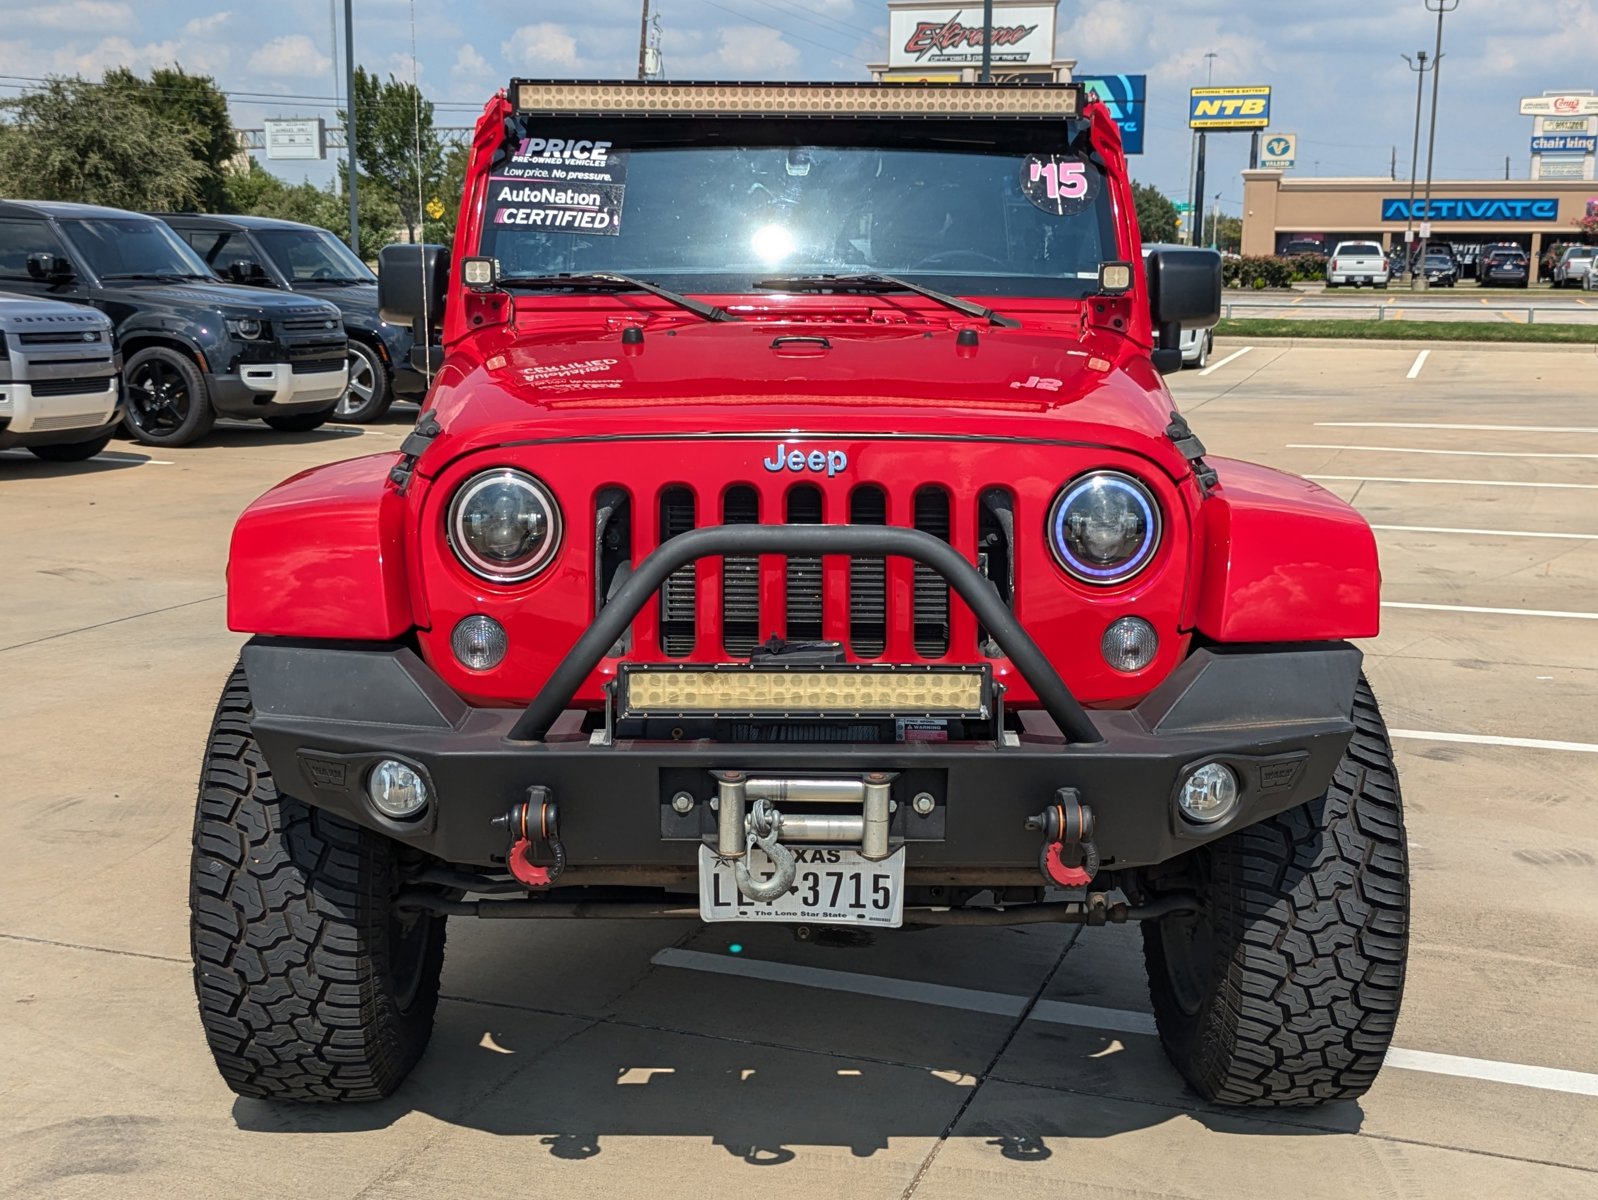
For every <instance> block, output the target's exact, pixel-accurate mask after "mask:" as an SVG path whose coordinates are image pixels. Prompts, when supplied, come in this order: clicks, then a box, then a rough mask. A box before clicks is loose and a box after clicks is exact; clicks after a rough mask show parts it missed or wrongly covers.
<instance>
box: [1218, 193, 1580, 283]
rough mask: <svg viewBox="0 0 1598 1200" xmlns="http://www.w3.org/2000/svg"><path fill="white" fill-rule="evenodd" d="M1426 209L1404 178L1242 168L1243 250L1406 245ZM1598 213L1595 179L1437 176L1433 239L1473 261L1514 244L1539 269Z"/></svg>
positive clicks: (1265, 251) (1264, 251) (1269, 251)
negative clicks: (1551, 249) (1548, 253)
mask: <svg viewBox="0 0 1598 1200" xmlns="http://www.w3.org/2000/svg"><path fill="white" fill-rule="evenodd" d="M1426 211H1427V210H1426V208H1425V204H1424V201H1423V199H1422V198H1421V195H1420V193H1419V192H1418V193H1417V195H1416V199H1415V201H1414V207H1413V209H1411V207H1410V199H1409V184H1408V182H1407V181H1395V180H1392V179H1314V178H1296V177H1293V176H1284V173H1283V172H1281V171H1274V170H1272V171H1244V172H1243V253H1244V254H1279V253H1281V251H1282V249H1283V247H1284V246H1285V245H1286V244H1287V243H1288V242H1289V241H1300V240H1306V239H1307V240H1310V241H1316V242H1321V243H1323V244H1324V245H1325V247H1326V248H1327V249H1328V250H1330V249H1331V248H1332V247H1333V246H1334V245H1335V244H1336V243H1337V242H1339V241H1344V240H1347V239H1351V238H1359V239H1369V240H1372V241H1379V242H1381V243H1382V245H1383V246H1387V247H1393V246H1402V245H1403V244H1404V237H1405V233H1406V230H1408V229H1414V230H1415V231H1416V236H1419V232H1418V231H1419V226H1420V218H1421V217H1422V216H1423V215H1425V213H1426ZM1595 212H1598V183H1595V182H1594V181H1592V180H1581V179H1574V180H1548V179H1532V180H1527V179H1492V180H1447V181H1433V183H1432V200H1431V208H1430V213H1431V218H1432V220H1431V237H1432V240H1433V241H1441V242H1448V243H1449V244H1451V245H1452V246H1454V247H1455V249H1456V251H1457V252H1458V253H1459V255H1460V257H1461V258H1462V259H1463V260H1464V261H1465V262H1466V263H1467V265H1469V266H1472V267H1473V265H1474V260H1475V257H1476V251H1477V249H1478V248H1479V247H1481V246H1484V245H1488V244H1491V243H1494V242H1514V243H1515V244H1516V245H1519V246H1521V247H1523V248H1524V249H1526V250H1527V251H1528V252H1529V253H1530V254H1531V260H1532V264H1533V267H1534V268H1535V266H1536V264H1537V260H1538V258H1539V257H1540V256H1541V254H1542V251H1543V248H1544V247H1545V246H1547V245H1551V244H1552V243H1554V242H1567V241H1576V240H1579V238H1580V236H1581V235H1580V233H1579V231H1578V230H1577V228H1576V222H1577V221H1579V220H1581V219H1582V218H1583V217H1586V216H1588V215H1590V214H1592V213H1595Z"/></svg>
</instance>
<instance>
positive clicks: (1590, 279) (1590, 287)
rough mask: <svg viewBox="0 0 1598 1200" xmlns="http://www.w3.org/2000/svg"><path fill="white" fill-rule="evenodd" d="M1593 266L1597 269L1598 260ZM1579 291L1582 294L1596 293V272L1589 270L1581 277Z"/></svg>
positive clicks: (1597, 286)
mask: <svg viewBox="0 0 1598 1200" xmlns="http://www.w3.org/2000/svg"><path fill="white" fill-rule="evenodd" d="M1593 265H1594V267H1598V260H1595V261H1594V263H1593ZM1581 290H1582V291H1584V292H1593V291H1598V270H1589V271H1588V272H1587V273H1586V274H1585V275H1583V276H1582V277H1581Z"/></svg>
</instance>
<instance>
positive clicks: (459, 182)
mask: <svg viewBox="0 0 1598 1200" xmlns="http://www.w3.org/2000/svg"><path fill="white" fill-rule="evenodd" d="M471 157H472V148H471V146H470V145H456V146H451V147H450V148H449V150H448V151H446V152H445V154H444V166H443V170H442V172H441V174H440V178H439V180H438V184H437V186H436V187H435V188H434V189H433V194H432V196H430V197H429V198H428V203H429V204H431V203H432V201H433V200H437V201H438V202H439V203H440V204H441V205H443V207H444V213H443V215H442V216H440V217H438V218H437V219H435V218H434V217H433V215H432V214H431V213H429V214H428V217H427V220H426V222H425V223H424V224H423V225H422V241H424V242H437V243H439V244H440V245H444V246H450V245H453V244H454V242H455V225H456V223H457V222H458V221H459V220H460V213H461V193H462V192H463V191H465V190H466V168H467V166H468V165H469V164H470V162H471Z"/></svg>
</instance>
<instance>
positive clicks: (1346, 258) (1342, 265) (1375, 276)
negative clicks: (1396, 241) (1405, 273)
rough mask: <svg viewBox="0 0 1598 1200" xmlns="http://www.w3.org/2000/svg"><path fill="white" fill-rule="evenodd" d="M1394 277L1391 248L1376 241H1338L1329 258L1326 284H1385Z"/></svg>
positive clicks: (1354, 285) (1361, 285)
mask: <svg viewBox="0 0 1598 1200" xmlns="http://www.w3.org/2000/svg"><path fill="white" fill-rule="evenodd" d="M1391 278H1392V268H1391V267H1390V266H1389V265H1388V262H1387V252H1386V251H1385V250H1383V249H1382V248H1381V246H1380V244H1378V243H1376V242H1338V243H1337V247H1336V248H1335V249H1334V250H1333V251H1332V256H1331V258H1329V259H1327V260H1326V286H1327V287H1329V288H1335V287H1348V286H1352V287H1363V286H1366V285H1369V286H1371V287H1379V288H1384V287H1386V286H1387V283H1388V280H1390V279H1391Z"/></svg>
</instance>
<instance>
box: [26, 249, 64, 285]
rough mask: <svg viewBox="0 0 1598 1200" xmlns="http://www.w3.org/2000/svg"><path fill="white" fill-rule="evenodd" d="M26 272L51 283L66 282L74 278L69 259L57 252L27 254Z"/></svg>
mask: <svg viewBox="0 0 1598 1200" xmlns="http://www.w3.org/2000/svg"><path fill="white" fill-rule="evenodd" d="M28 274H29V275H31V276H32V277H33V278H35V279H45V280H49V281H50V282H51V283H66V282H68V281H69V280H71V279H73V278H74V276H73V273H72V262H71V260H70V259H67V258H63V257H62V256H61V255H59V254H30V255H28Z"/></svg>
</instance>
